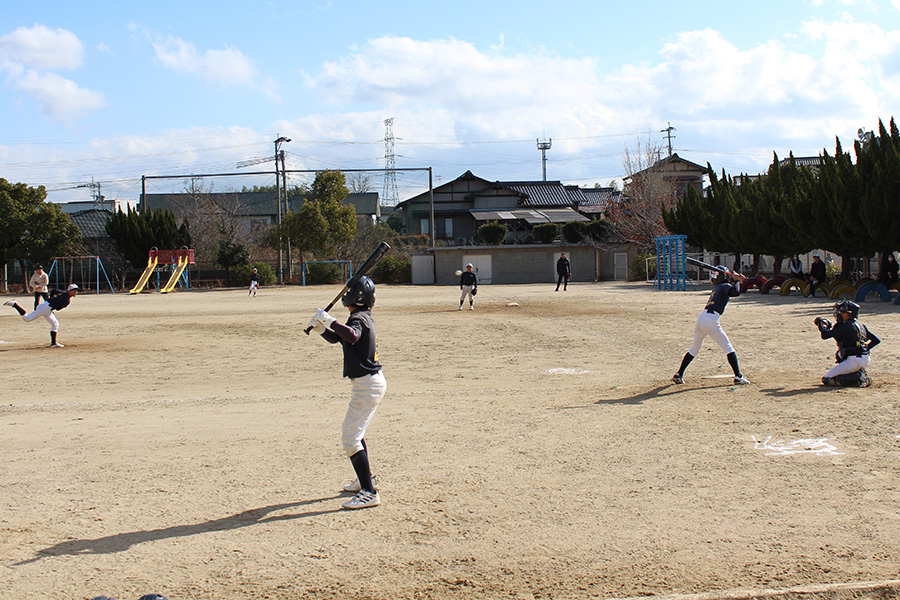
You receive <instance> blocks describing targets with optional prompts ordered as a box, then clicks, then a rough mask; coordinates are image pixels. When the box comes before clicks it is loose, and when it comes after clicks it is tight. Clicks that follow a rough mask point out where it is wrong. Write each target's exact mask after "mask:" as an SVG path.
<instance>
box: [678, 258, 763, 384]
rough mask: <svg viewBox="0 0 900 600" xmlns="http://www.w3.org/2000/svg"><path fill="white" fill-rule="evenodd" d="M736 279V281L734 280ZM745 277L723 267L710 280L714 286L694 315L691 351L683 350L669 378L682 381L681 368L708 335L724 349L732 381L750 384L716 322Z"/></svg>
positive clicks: (692, 356) (697, 352) (739, 290)
mask: <svg viewBox="0 0 900 600" xmlns="http://www.w3.org/2000/svg"><path fill="white" fill-rule="evenodd" d="M704 266H705V265H704ZM735 278H736V279H737V283H735ZM744 279H746V277H744V276H743V275H742V274H740V273H731V272H730V271H725V270H719V271H718V273H717V274H716V276H715V279H714V280H713V289H712V293H710V295H709V300H707V302H706V306H705V307H704V309H703V311H702V312H701V313H700V316H698V317H697V322H696V324H695V325H694V343H693V344H692V345H691V348H690V350H688V351H687V352H686V353H685V355H684V358H683V359H681V366H680V367H679V368H678V372H677V373H675V375H673V376H672V381H674V382H675V383H684V370H685V369H687V367H688V365H689V364H691V361H692V360H694V357H696V356H697V354H699V353H700V348H701V347H702V346H703V340H705V339H706V338H707V336H709V337H711V338H712V339H713V340H714V341H715V342H716V343H717V344H719V347H721V348H722V350H723V351H724V352H725V357H726V358H727V359H728V364H729V365H731V369H732V370H733V371H734V383H735V384H737V385H742V384H747V383H750V381H749V380H748V379H747V378H746V377H744V376H743V375H742V374H741V369H740V367H738V359H737V353H735V351H734V348H733V347H732V345H731V342H730V341H728V336H727V335H725V331H723V330H722V326H721V325H719V318H720V317H721V316H722V313H724V312H725V305H726V304H728V300H729V299H731V298H733V297H735V296H739V295H740V293H741V288H740V282H741V281H743V280H744Z"/></svg>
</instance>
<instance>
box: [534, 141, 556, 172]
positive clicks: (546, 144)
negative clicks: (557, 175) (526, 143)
mask: <svg viewBox="0 0 900 600" xmlns="http://www.w3.org/2000/svg"><path fill="white" fill-rule="evenodd" d="M535 141H536V142H537V147H538V150H540V151H541V167H542V172H543V177H544V179H543V181H547V150H549V149H550V146H551V145H552V144H553V139H549V140H548V139H544V140H535Z"/></svg>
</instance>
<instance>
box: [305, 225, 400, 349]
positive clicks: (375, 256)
mask: <svg viewBox="0 0 900 600" xmlns="http://www.w3.org/2000/svg"><path fill="white" fill-rule="evenodd" d="M390 249H391V246H390V244H388V243H387V242H381V243H380V244H378V247H377V248H375V249H374V250H372V254H370V255H369V258H367V259H366V262H364V263H363V264H362V266H361V267H360V268H359V269H357V270H356V273H354V274H353V277H351V278H350V279H348V280H347V283H346V284H345V285H344V288H343V289H342V290H341V291H340V292H338V295H337V296H335V297H334V300H332V301H331V303H330V304H329V305H328V306H326V307H325V312H328V311H329V310H331V309H332V308H334V305H335V304H337V303H338V300H340V299H341V298H342V297H343V296H344V294H346V293H347V290H349V289H350V288H351V287H353V284H354V283H356V282H357V281H359V280H360V279H362V277H363V275H365V274H366V273H368V272H369V271H371V270H372V267H374V266H375V263H377V262H378V261H379V260H380V259H381V257H382V256H384V253H385V252H387V251H388V250H390ZM310 331H312V327H307V328H306V329H304V330H303V333H305V334H306V335H309V332H310Z"/></svg>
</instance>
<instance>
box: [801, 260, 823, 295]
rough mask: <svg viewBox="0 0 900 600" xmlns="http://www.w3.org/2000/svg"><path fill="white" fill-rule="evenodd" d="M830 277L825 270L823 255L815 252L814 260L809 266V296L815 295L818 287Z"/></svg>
mask: <svg viewBox="0 0 900 600" xmlns="http://www.w3.org/2000/svg"><path fill="white" fill-rule="evenodd" d="M827 278H828V274H827V271H826V270H825V263H824V262H822V257H821V256H819V255H818V254H813V262H812V265H811V266H810V267H809V279H808V280H807V281H808V282H809V291H808V293H807V294H806V295H807V296H815V295H816V288H817V287H818V286H820V285H822V284H823V283H825V280H826V279H827Z"/></svg>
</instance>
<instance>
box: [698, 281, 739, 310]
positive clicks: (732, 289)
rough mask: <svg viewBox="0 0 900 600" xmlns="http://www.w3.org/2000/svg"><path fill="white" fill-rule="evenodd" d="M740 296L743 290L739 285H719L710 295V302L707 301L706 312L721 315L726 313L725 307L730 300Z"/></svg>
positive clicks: (715, 286)
mask: <svg viewBox="0 0 900 600" xmlns="http://www.w3.org/2000/svg"><path fill="white" fill-rule="evenodd" d="M740 295H741V290H740V288H739V287H738V286H737V284H734V285H732V284H730V283H717V284H716V285H714V286H713V289H712V292H711V293H710V294H709V300H707V301H706V312H717V313H719V314H720V315H721V314H722V313H724V312H725V305H726V304H728V300H729V299H730V298H732V297H733V296H740Z"/></svg>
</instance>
